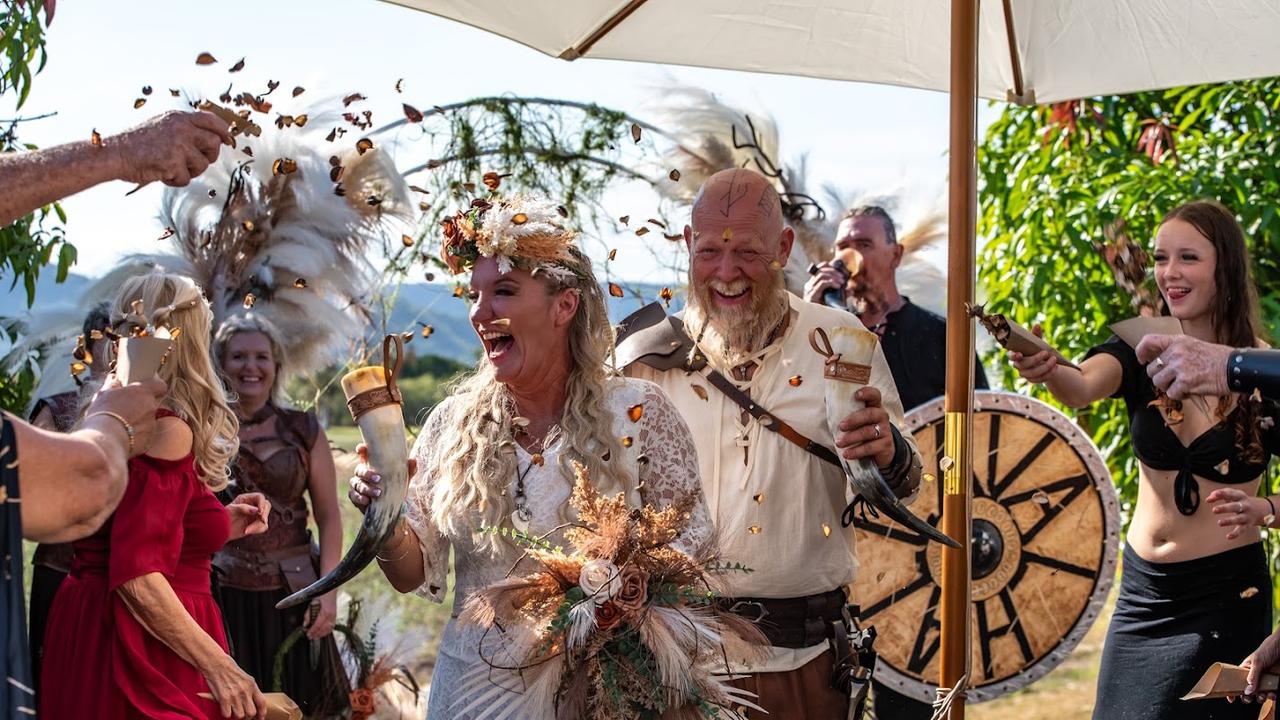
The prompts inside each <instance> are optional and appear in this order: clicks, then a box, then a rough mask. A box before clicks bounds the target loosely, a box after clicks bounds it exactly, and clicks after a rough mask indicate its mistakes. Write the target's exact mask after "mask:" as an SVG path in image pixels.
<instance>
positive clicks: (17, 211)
mask: <svg viewBox="0 0 1280 720" xmlns="http://www.w3.org/2000/svg"><path fill="white" fill-rule="evenodd" d="M230 142H231V135H230V133H229V132H228V131H227V124H226V123H225V122H223V121H222V120H220V119H219V118H218V117H217V116H215V115H213V114H211V113H205V112H177V111H173V112H167V113H165V114H163V115H159V116H156V117H154V118H151V119H150V120H148V121H146V122H144V123H142V124H141V125H138V126H136V127H134V128H130V129H129V130H126V131H124V132H123V133H120V134H119V135H112V136H109V137H106V138H104V139H102V141H101V142H100V143H99V144H94V142H93V141H92V140H81V141H77V142H71V143H67V144H66V145H58V146H55V147H51V148H47V149H44V150H33V151H31V152H19V153H6V154H3V155H0V226H4V225H8V224H10V223H12V222H13V221H15V220H17V219H18V218H20V217H22V216H24V215H26V214H27V213H30V212H32V211H34V210H36V209H37V208H41V207H44V206H45V205H48V204H49V203H52V202H55V201H57V200H60V199H62V198H64V197H67V196H69V195H74V194H76V193H78V192H80V191H81V190H85V189H87V188H91V187H93V186H94V185H98V184H101V183H104V182H107V181H109V180H128V181H130V182H135V183H138V184H145V183H149V182H153V181H156V180H159V181H161V182H164V183H165V184H166V185H175V186H182V185H186V184H187V183H189V182H191V178H193V177H195V176H197V175H199V174H200V173H202V172H204V170H205V168H207V167H209V164H210V163H212V162H213V161H215V160H217V159H218V152H219V151H220V150H221V147H222V145H223V144H224V143H228V144H229V143H230Z"/></svg>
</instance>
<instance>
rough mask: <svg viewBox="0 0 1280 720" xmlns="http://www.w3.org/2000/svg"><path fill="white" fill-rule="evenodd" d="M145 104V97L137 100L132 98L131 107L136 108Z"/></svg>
mask: <svg viewBox="0 0 1280 720" xmlns="http://www.w3.org/2000/svg"><path fill="white" fill-rule="evenodd" d="M146 104H147V99H146V98H138V99H137V100H134V101H133V109H134V110H137V109H138V108H140V107H142V106H143V105H146Z"/></svg>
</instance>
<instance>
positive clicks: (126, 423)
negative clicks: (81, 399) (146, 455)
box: [85, 410, 135, 455]
mask: <svg viewBox="0 0 1280 720" xmlns="http://www.w3.org/2000/svg"><path fill="white" fill-rule="evenodd" d="M99 415H106V416H107V417H109V418H115V419H116V420H119V421H120V424H121V425H123V426H124V432H125V434H126V435H128V436H129V454H130V455H132V454H133V436H134V432H135V431H134V429H133V425H130V424H129V421H128V420H125V419H124V417H123V416H121V415H119V414H117V413H113V412H111V411H110V410H98V411H97V412H92V413H89V416H88V417H86V418H85V420H91V419H93V418H95V417H97V416H99Z"/></svg>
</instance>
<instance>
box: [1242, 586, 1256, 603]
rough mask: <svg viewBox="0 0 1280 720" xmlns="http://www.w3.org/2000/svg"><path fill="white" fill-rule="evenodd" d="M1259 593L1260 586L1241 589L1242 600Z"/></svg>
mask: <svg viewBox="0 0 1280 720" xmlns="http://www.w3.org/2000/svg"><path fill="white" fill-rule="evenodd" d="M1257 594H1258V588H1256V587H1247V588H1245V589H1244V590H1241V591H1240V599H1242V600H1248V599H1249V598H1251V597H1253V596H1254V595H1257Z"/></svg>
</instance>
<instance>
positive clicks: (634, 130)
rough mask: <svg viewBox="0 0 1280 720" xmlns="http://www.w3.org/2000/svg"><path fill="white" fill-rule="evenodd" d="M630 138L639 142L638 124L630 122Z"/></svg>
mask: <svg viewBox="0 0 1280 720" xmlns="http://www.w3.org/2000/svg"><path fill="white" fill-rule="evenodd" d="M631 140H632V141H633V142H640V126H639V125H637V124H636V123H631Z"/></svg>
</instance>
